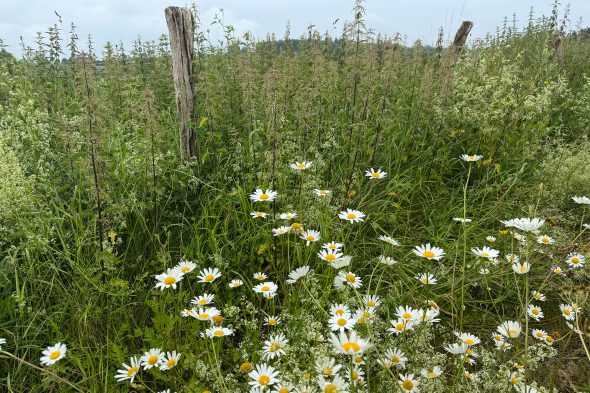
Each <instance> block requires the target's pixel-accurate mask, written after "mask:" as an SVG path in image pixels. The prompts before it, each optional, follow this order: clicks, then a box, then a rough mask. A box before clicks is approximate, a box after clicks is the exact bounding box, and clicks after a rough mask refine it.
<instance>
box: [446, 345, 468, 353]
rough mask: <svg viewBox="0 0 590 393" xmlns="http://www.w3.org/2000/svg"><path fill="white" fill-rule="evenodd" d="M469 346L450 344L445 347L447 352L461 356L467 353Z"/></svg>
mask: <svg viewBox="0 0 590 393" xmlns="http://www.w3.org/2000/svg"><path fill="white" fill-rule="evenodd" d="M468 348H469V346H468V345H467V344H466V343H463V344H460V345H459V344H449V345H447V346H445V351H447V352H448V353H451V354H453V355H460V354H463V353H465V352H467V349H468Z"/></svg>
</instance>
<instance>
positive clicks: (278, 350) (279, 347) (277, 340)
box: [262, 333, 289, 360]
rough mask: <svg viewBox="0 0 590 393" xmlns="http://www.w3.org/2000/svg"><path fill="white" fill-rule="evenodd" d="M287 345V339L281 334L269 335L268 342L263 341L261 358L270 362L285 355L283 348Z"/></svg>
mask: <svg viewBox="0 0 590 393" xmlns="http://www.w3.org/2000/svg"><path fill="white" fill-rule="evenodd" d="M288 343H289V340H287V338H286V337H285V336H284V335H283V334H281V333H279V334H275V335H271V336H270V337H269V339H268V340H266V341H264V345H263V347H262V352H263V355H262V357H263V358H264V359H265V360H272V359H274V358H279V357H281V356H282V355H284V354H285V349H284V348H285V347H286V346H287V344H288Z"/></svg>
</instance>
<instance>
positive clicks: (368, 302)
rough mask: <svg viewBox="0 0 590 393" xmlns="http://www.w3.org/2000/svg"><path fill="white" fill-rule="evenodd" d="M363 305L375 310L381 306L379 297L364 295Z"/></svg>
mask: <svg viewBox="0 0 590 393" xmlns="http://www.w3.org/2000/svg"><path fill="white" fill-rule="evenodd" d="M363 303H364V304H365V306H367V307H369V308H376V307H378V306H379V305H380V304H381V299H379V296H376V295H374V296H371V295H364V296H363Z"/></svg>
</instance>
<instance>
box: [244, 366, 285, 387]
mask: <svg viewBox="0 0 590 393" xmlns="http://www.w3.org/2000/svg"><path fill="white" fill-rule="evenodd" d="M248 376H249V377H250V379H252V381H249V382H248V384H250V385H251V386H252V387H253V388H261V389H264V388H267V387H269V386H272V385H274V384H275V383H277V382H279V380H278V376H279V372H278V371H277V370H275V368H274V367H272V366H269V365H267V364H264V363H263V364H257V365H256V368H255V370H252V371H250V373H249V374H248Z"/></svg>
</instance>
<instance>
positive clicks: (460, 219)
mask: <svg viewBox="0 0 590 393" xmlns="http://www.w3.org/2000/svg"><path fill="white" fill-rule="evenodd" d="M453 221H455V222H460V223H462V224H469V223H470V222H471V221H472V220H471V218H464V217H453Z"/></svg>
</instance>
